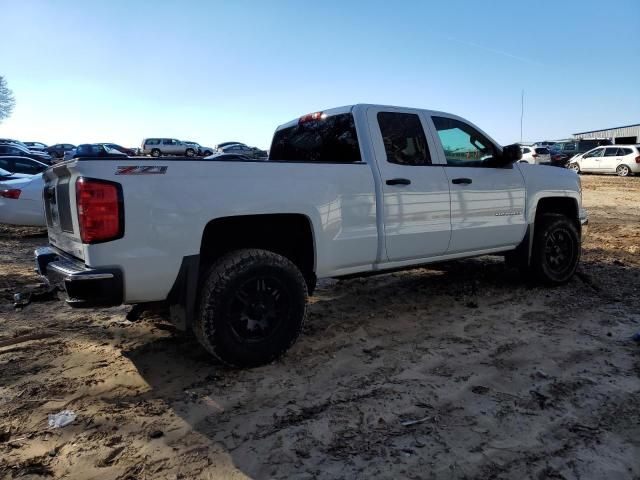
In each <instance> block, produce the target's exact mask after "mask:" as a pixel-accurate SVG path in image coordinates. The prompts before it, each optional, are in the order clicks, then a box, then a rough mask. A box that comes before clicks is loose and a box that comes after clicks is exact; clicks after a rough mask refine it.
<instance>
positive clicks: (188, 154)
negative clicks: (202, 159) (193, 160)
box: [184, 148, 196, 157]
mask: <svg viewBox="0 0 640 480" xmlns="http://www.w3.org/2000/svg"><path fill="white" fill-rule="evenodd" d="M184 153H185V154H186V155H187V157H193V156H195V154H196V151H195V150H194V149H193V148H187V151H186V152H184Z"/></svg>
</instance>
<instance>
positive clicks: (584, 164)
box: [580, 148, 604, 172]
mask: <svg viewBox="0 0 640 480" xmlns="http://www.w3.org/2000/svg"><path fill="white" fill-rule="evenodd" d="M603 154H604V148H596V149H595V150H591V151H590V152H587V153H585V154H584V155H583V156H582V160H581V161H580V170H582V171H583V172H597V171H599V170H600V162H601V160H602V155H603Z"/></svg>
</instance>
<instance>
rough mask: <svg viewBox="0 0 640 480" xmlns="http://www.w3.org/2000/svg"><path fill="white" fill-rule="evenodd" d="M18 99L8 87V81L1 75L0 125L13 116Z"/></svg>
mask: <svg viewBox="0 0 640 480" xmlns="http://www.w3.org/2000/svg"><path fill="white" fill-rule="evenodd" d="M15 105H16V99H15V98H14V97H13V92H12V91H11V89H10V88H9V86H8V85H7V81H6V80H5V79H4V77H3V76H2V75H0V123H2V121H3V120H5V119H7V118H9V117H10V116H11V112H13V107H14V106H15Z"/></svg>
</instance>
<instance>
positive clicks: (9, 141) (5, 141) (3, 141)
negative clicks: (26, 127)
mask: <svg viewBox="0 0 640 480" xmlns="http://www.w3.org/2000/svg"><path fill="white" fill-rule="evenodd" d="M0 144H5V145H6V144H12V145H18V146H20V147H22V148H24V149H25V150H31V149H30V148H29V146H28V145H27V144H25V143H22V142H21V141H20V140H14V139H12V138H0Z"/></svg>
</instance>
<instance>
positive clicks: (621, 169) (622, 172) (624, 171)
mask: <svg viewBox="0 0 640 480" xmlns="http://www.w3.org/2000/svg"><path fill="white" fill-rule="evenodd" d="M616 173H617V174H618V176H619V177H628V176H629V175H631V169H630V168H629V167H627V166H626V165H618V168H616Z"/></svg>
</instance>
